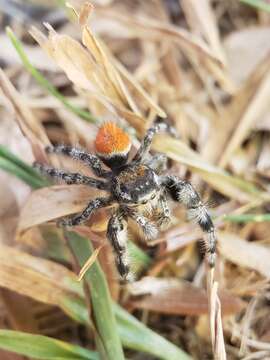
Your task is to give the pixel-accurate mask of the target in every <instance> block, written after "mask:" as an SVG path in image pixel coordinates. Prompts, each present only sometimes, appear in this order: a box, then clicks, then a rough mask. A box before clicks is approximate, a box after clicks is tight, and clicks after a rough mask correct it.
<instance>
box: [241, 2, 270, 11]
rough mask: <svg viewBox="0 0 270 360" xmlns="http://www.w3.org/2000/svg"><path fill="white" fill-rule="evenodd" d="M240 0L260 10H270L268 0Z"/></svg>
mask: <svg viewBox="0 0 270 360" xmlns="http://www.w3.org/2000/svg"><path fill="white" fill-rule="evenodd" d="M240 1H241V2H242V3H244V4H247V5H250V6H253V7H255V8H257V9H259V10H263V11H269V12H270V4H267V2H266V1H262V0H240Z"/></svg>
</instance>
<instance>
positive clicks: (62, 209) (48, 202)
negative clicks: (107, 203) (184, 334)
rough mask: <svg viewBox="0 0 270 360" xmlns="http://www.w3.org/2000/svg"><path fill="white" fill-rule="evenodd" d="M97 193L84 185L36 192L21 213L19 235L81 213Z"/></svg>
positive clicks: (65, 186)
mask: <svg viewBox="0 0 270 360" xmlns="http://www.w3.org/2000/svg"><path fill="white" fill-rule="evenodd" d="M95 195H97V191H96V190H94V189H91V188H89V187H87V186H83V185H56V186H50V187H49V188H42V189H39V190H37V191H34V192H33V193H32V194H31V195H30V197H29V199H28V201H27V203H26V204H25V206H24V208H23V209H22V211H21V215H20V220H19V225H18V235H22V233H23V232H24V231H25V230H27V229H29V228H30V227H32V226H36V225H39V224H42V223H44V222H47V221H51V220H55V219H57V218H59V217H61V216H66V215H70V214H73V213H76V212H79V211H81V210H82V209H83V208H84V207H85V206H86V205H87V203H88V202H89V200H90V199H91V198H93V197H95Z"/></svg>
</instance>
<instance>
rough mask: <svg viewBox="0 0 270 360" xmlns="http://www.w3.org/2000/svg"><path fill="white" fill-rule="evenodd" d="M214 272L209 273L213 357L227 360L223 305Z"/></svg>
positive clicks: (218, 359) (217, 359)
mask: <svg viewBox="0 0 270 360" xmlns="http://www.w3.org/2000/svg"><path fill="white" fill-rule="evenodd" d="M213 271H214V270H211V271H210V272H209V273H208V281H207V287H208V296H209V300H210V301H209V305H210V307H209V317H210V330H211V339H212V348H213V355H214V359H215V360H226V359H227V356H226V351H225V344H224V338H223V328H222V320H221V305H220V300H219V298H218V294H217V290H218V283H217V282H216V281H213V275H214V273H213Z"/></svg>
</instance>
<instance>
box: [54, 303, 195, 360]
mask: <svg viewBox="0 0 270 360" xmlns="http://www.w3.org/2000/svg"><path fill="white" fill-rule="evenodd" d="M60 306H61V308H62V309H63V310H64V311H65V313H66V314H67V315H69V316H70V317H71V318H72V319H74V320H75V321H78V322H79V323H81V324H84V325H87V326H89V325H90V321H89V317H88V312H87V308H86V305H85V303H84V301H83V300H82V299H81V298H79V297H74V298H73V297H65V298H64V299H63V301H62V303H61V304H60ZM113 310H114V314H115V316H116V322H117V329H118V332H119V336H120V339H121V342H122V344H123V346H124V347H126V348H128V349H131V350H136V351H142V352H144V353H148V354H150V355H154V356H155V357H156V358H157V359H162V360H191V358H190V357H189V356H188V355H187V354H186V353H185V352H184V351H182V350H181V349H179V348H178V347H177V346H175V345H174V344H172V343H171V342H169V341H168V340H166V339H164V338H163V337H162V336H160V335H159V334H157V333H155V332H154V331H152V330H150V329H149V328H148V327H147V326H145V325H144V324H143V323H141V322H140V321H138V320H137V319H136V318H135V317H134V316H133V315H131V314H129V313H128V312H127V311H126V310H124V309H123V308H121V307H120V306H119V305H117V304H113Z"/></svg>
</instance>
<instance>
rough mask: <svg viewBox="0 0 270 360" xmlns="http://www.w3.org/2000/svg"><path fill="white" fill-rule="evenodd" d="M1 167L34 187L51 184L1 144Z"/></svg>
mask: <svg viewBox="0 0 270 360" xmlns="http://www.w3.org/2000/svg"><path fill="white" fill-rule="evenodd" d="M0 168H1V169H2V170H5V171H7V172H9V173H10V174H12V175H15V176H17V177H18V178H20V179H21V180H23V181H24V182H25V183H26V184H28V185H29V186H31V187H32V188H34V189H38V188H40V187H43V186H47V185H49V182H48V181H47V180H45V179H44V178H42V177H41V176H40V175H39V174H38V173H37V172H36V171H35V170H34V169H33V168H32V167H31V166H29V165H27V164H26V163H25V162H23V161H22V160H20V159H19V158H18V157H17V156H16V155H14V154H12V153H11V152H10V151H9V150H8V149H7V148H5V147H4V146H2V145H0Z"/></svg>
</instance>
